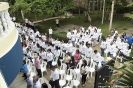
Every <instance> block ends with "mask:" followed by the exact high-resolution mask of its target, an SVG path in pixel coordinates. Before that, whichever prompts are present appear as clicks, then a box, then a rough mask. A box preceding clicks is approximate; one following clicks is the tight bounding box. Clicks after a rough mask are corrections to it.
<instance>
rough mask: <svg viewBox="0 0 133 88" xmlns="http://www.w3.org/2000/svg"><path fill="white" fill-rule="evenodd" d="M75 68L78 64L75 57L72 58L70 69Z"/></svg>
mask: <svg viewBox="0 0 133 88" xmlns="http://www.w3.org/2000/svg"><path fill="white" fill-rule="evenodd" d="M75 67H76V62H75V59H74V56H71V59H70V61H69V68H70V69H74V68H75Z"/></svg>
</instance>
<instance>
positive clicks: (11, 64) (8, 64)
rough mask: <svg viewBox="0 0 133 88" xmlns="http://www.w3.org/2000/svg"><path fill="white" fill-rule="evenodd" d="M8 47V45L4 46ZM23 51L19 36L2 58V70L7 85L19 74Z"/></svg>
mask: <svg viewBox="0 0 133 88" xmlns="http://www.w3.org/2000/svg"><path fill="white" fill-rule="evenodd" d="M3 47H6V46H3ZM22 60H23V51H22V46H21V42H20V38H18V40H17V42H16V44H15V45H14V46H13V47H12V49H11V50H10V51H9V52H8V53H6V54H5V55H4V56H3V57H2V58H0V70H1V71H2V74H3V76H4V78H5V81H6V83H7V85H8V86H9V85H10V84H11V83H12V82H13V80H14V79H15V78H16V76H17V75H18V73H19V71H20V68H21V66H22Z"/></svg>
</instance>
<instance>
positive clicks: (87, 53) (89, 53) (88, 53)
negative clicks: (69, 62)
mask: <svg viewBox="0 0 133 88" xmlns="http://www.w3.org/2000/svg"><path fill="white" fill-rule="evenodd" d="M92 53H93V50H92V48H91V44H89V43H88V44H87V45H86V48H85V56H86V59H87V62H88V65H89V66H90V63H91V56H92Z"/></svg>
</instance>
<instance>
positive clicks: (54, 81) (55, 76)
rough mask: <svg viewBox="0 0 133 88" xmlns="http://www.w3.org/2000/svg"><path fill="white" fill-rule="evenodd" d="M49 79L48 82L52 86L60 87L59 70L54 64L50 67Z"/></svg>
mask: <svg viewBox="0 0 133 88" xmlns="http://www.w3.org/2000/svg"><path fill="white" fill-rule="evenodd" d="M51 70H52V71H51V76H50V78H51V80H50V81H49V84H50V85H51V86H52V88H54V87H55V88H60V86H59V71H58V70H57V69H56V66H52V67H51Z"/></svg>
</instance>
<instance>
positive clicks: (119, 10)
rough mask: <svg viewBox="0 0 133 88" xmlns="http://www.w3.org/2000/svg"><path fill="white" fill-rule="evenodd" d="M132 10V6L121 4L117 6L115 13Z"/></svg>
mask: <svg viewBox="0 0 133 88" xmlns="http://www.w3.org/2000/svg"><path fill="white" fill-rule="evenodd" d="M132 11H133V7H123V6H117V8H116V13H120V14H123V13H130V12H132Z"/></svg>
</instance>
